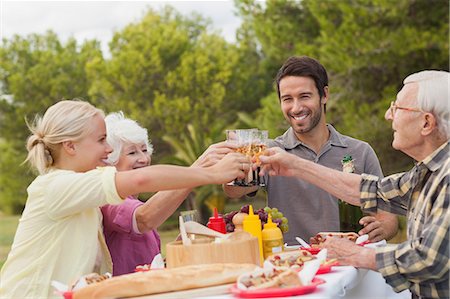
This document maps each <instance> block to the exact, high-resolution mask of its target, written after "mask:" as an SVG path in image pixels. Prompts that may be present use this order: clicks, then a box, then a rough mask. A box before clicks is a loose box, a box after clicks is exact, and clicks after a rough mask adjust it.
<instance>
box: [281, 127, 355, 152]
mask: <svg viewBox="0 0 450 299" xmlns="http://www.w3.org/2000/svg"><path fill="white" fill-rule="evenodd" d="M327 128H328V131H329V132H330V138H329V139H328V142H329V143H330V144H331V145H334V146H340V147H348V144H347V143H346V142H345V141H344V139H343V138H342V135H341V134H340V133H339V132H338V131H336V129H335V128H334V127H333V126H332V125H330V124H327ZM276 139H278V140H280V139H281V142H282V143H283V145H284V148H285V149H287V150H291V149H293V148H296V147H297V146H299V145H303V146H305V144H304V143H303V142H301V141H300V140H298V139H297V136H295V133H294V130H293V129H292V127H290V128H289V129H288V130H287V131H286V132H284V134H283V135H281V136H280V137H278V138H276Z"/></svg>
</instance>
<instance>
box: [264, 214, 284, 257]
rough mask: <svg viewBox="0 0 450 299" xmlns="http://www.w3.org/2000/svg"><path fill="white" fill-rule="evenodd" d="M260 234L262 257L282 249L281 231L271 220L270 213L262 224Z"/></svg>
mask: <svg viewBox="0 0 450 299" xmlns="http://www.w3.org/2000/svg"><path fill="white" fill-rule="evenodd" d="M261 235H262V247H263V254H264V259H266V258H267V257H268V256H270V255H272V254H275V253H280V252H282V251H283V233H282V232H281V229H279V228H278V226H277V224H276V223H273V222H272V216H271V215H270V214H269V218H268V219H267V223H266V224H264V229H263V230H262V232H261Z"/></svg>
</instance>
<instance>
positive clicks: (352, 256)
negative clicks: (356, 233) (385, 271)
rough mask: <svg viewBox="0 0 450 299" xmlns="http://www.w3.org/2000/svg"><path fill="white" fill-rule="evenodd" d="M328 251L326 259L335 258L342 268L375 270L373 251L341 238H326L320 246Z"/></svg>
mask: <svg viewBox="0 0 450 299" xmlns="http://www.w3.org/2000/svg"><path fill="white" fill-rule="evenodd" d="M322 247H323V248H326V249H327V250H328V258H335V259H337V260H338V262H339V264H340V265H342V266H354V267H358V268H367V269H371V270H376V263H375V250H374V249H371V248H365V247H362V246H359V245H356V244H355V243H354V242H352V241H350V240H347V239H343V238H333V237H330V238H327V239H326V240H325V242H324V243H323V245H322Z"/></svg>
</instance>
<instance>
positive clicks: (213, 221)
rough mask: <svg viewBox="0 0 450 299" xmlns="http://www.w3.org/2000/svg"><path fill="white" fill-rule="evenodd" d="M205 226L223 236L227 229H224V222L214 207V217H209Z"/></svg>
mask: <svg viewBox="0 0 450 299" xmlns="http://www.w3.org/2000/svg"><path fill="white" fill-rule="evenodd" d="M207 226H208V227H209V228H210V229H213V230H215V231H218V232H221V233H223V234H226V233H227V229H226V227H225V220H224V219H223V217H222V216H220V215H219V213H218V212H217V208H216V207H214V216H213V217H209V221H208V224H207Z"/></svg>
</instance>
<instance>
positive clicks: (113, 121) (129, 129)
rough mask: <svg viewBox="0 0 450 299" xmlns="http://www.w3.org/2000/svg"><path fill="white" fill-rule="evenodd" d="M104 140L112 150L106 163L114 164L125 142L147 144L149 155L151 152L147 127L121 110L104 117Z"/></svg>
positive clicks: (117, 160)
mask: <svg viewBox="0 0 450 299" xmlns="http://www.w3.org/2000/svg"><path fill="white" fill-rule="evenodd" d="M105 123H106V141H107V142H108V144H109V145H110V146H111V147H112V149H113V152H112V153H110V154H109V155H108V160H107V161H108V164H110V165H116V164H117V162H119V158H120V154H121V152H122V148H123V145H124V144H125V143H132V144H139V143H144V144H145V145H146V146H147V153H148V155H149V156H151V155H152V153H153V146H152V144H151V143H150V141H149V140H148V133H147V129H145V128H143V127H141V126H140V125H139V124H138V123H137V122H136V121H134V120H132V119H129V118H126V117H125V116H124V115H123V112H122V111H119V112H115V113H110V114H108V115H107V116H106V117H105Z"/></svg>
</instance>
